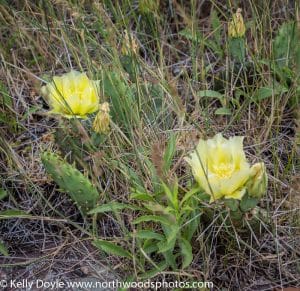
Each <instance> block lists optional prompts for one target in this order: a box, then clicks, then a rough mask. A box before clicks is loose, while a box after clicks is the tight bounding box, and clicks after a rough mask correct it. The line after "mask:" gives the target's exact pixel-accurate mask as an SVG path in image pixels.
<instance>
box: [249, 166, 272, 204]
mask: <svg viewBox="0 0 300 291" xmlns="http://www.w3.org/2000/svg"><path fill="white" fill-rule="evenodd" d="M250 171H251V173H250V179H249V181H248V182H247V190H248V193H249V196H251V197H255V198H260V197H261V196H262V195H263V194H264V193H265V192H266V190H267V187H268V176H267V171H266V166H265V164H264V163H256V164H254V165H253V166H252V167H251V170H250Z"/></svg>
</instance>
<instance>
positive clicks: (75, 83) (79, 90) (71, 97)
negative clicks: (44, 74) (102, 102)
mask: <svg viewBox="0 0 300 291" xmlns="http://www.w3.org/2000/svg"><path fill="white" fill-rule="evenodd" d="M96 85H97V81H93V80H90V79H89V78H88V77H87V75H86V73H80V72H77V71H74V70H72V71H70V72H69V73H67V74H64V75H62V76H55V77H53V81H52V82H50V83H48V84H47V85H45V86H43V87H42V88H41V92H42V95H43V97H44V98H45V99H46V101H47V102H48V103H49V106H50V107H51V109H52V110H51V111H50V113H53V114H60V115H63V116H65V117H67V118H71V117H75V116H76V117H78V118H86V116H87V114H90V113H93V112H95V111H97V110H98V108H99V96H98V93H97V88H96Z"/></svg>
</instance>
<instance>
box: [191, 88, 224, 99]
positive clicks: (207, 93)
mask: <svg viewBox="0 0 300 291" xmlns="http://www.w3.org/2000/svg"><path fill="white" fill-rule="evenodd" d="M197 95H198V96H199V97H209V98H217V99H219V100H222V99H223V98H224V95H223V94H221V93H219V92H217V91H213V90H201V91H199V92H198V93H197Z"/></svg>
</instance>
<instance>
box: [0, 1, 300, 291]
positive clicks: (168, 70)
mask: <svg viewBox="0 0 300 291" xmlns="http://www.w3.org/2000/svg"><path fill="white" fill-rule="evenodd" d="M6 2H10V3H9V4H7V3H6ZM104 2H105V3H107V5H102V4H95V3H94V4H91V3H92V2H91V3H89V1H74V3H73V4H71V3H72V2H70V1H52V2H50V1H41V2H40V3H39V4H38V2H36V3H34V1H25V0H24V1H12V2H11V1H0V24H1V28H0V31H1V35H0V40H1V44H0V58H1V62H0V89H1V92H0V93H1V94H2V95H3V96H4V95H5V93H4V92H5V91H7V94H8V96H10V97H11V104H9V103H8V104H7V103H5V104H0V113H4V114H5V118H2V117H1V119H0V174H1V176H0V179H1V183H2V188H3V189H5V190H6V191H7V192H8V197H7V198H5V199H3V200H0V210H5V209H21V210H24V211H26V212H27V213H30V215H32V216H33V217H34V218H33V217H30V218H25V219H24V218H12V219H7V220H0V233H1V239H2V240H3V241H4V242H5V244H6V246H8V248H9V257H0V267H1V270H0V279H1V278H2V277H3V278H4V277H6V278H15V277H18V278H22V279H23V278H28V279H29V280H31V279H33V278H48V279H49V278H50V279H53V280H55V279H56V278H62V279H67V278H80V277H86V276H96V277H99V278H102V279H103V278H104V279H107V276H108V275H104V277H103V275H102V273H101V272H102V270H103V268H104V269H110V270H113V272H114V273H116V274H118V276H119V277H120V278H123V279H124V278H126V276H127V275H128V271H130V272H129V273H131V274H132V270H133V268H134V266H132V265H130V266H128V265H127V264H129V262H124V261H123V260H121V259H120V258H117V257H113V256H109V257H108V256H105V255H103V254H99V252H98V251H97V250H96V249H95V248H94V247H93V246H92V245H91V244H90V236H89V234H90V233H89V231H87V230H86V222H85V221H84V220H83V219H82V218H81V216H80V214H79V212H78V210H77V209H76V207H75V206H74V205H73V204H72V202H71V201H70V200H69V198H68V196H67V195H66V194H65V193H60V192H59V191H58V189H57V186H56V185H54V183H53V182H52V181H51V180H50V179H49V178H48V176H47V175H46V174H45V171H44V169H43V166H42V164H41V160H40V154H41V152H43V151H44V150H46V149H53V150H54V151H58V150H59V149H58V146H57V144H56V143H55V142H54V138H53V132H54V131H55V129H56V128H57V127H59V126H60V125H59V122H58V121H57V120H55V119H53V118H51V117H49V116H48V115H47V114H46V111H47V105H46V103H45V102H44V100H43V99H42V97H41V95H40V92H39V87H40V86H41V84H42V80H43V79H47V78H48V79H49V77H50V76H51V75H54V74H59V73H62V72H65V71H68V70H69V69H70V68H77V69H79V70H87V71H88V72H89V73H90V74H91V75H92V76H99V75H100V72H101V71H102V70H103V68H105V67H110V66H111V67H116V66H118V65H119V64H117V62H118V61H117V59H118V50H119V49H120V42H119V40H120V39H121V36H122V33H123V29H124V28H126V27H127V28H130V29H131V30H132V31H133V33H134V35H135V36H136V38H137V40H138V43H139V45H140V53H139V55H138V56H137V58H138V59H139V61H140V63H141V66H142V69H143V70H142V71H143V76H142V78H143V79H146V80H148V81H150V82H153V83H157V84H160V86H161V88H163V91H164V93H163V94H164V99H163V100H164V103H163V106H162V108H160V111H159V113H158V116H157V117H156V118H155V119H154V120H147V119H146V118H144V113H145V112H143V110H144V109H143V108H142V109H141V111H140V112H137V115H138V116H139V118H140V120H139V122H140V123H139V124H138V125H129V126H131V127H130V128H131V133H130V134H131V135H130V138H129V140H126V139H125V138H124V133H123V132H122V131H124V132H125V130H124V128H123V127H122V125H120V124H118V122H117V121H114V122H115V123H116V127H115V128H114V129H113V131H112V133H111V134H110V135H109V137H108V138H107V141H106V144H105V146H103V147H101V149H99V151H98V152H97V153H95V154H94V155H93V156H91V155H90V156H89V155H87V156H86V157H85V160H84V162H85V163H86V164H87V165H88V167H90V168H91V169H92V171H93V177H92V178H93V179H94V182H95V183H96V184H97V187H98V188H99V189H101V201H102V202H104V201H107V200H117V201H123V202H126V201H127V200H128V197H129V194H130V187H131V181H130V180H129V179H128V177H129V176H128V173H126V171H127V170H126V168H122V167H123V166H124V165H129V166H130V167H131V168H132V169H134V170H136V171H137V172H138V173H139V174H140V175H141V176H142V177H143V178H144V181H143V182H144V185H146V187H147V188H149V189H151V182H150V178H149V176H150V175H149V173H148V172H147V170H145V169H141V167H140V166H141V165H144V164H145V163H146V158H147V159H148V158H149V159H151V158H152V160H153V161H154V164H155V165H156V167H157V169H158V172H159V173H160V174H159V175H160V176H162V175H163V174H162V171H161V167H162V165H161V164H160V160H161V152H160V149H161V148H163V147H164V141H166V140H167V138H168V137H169V134H170V132H177V133H178V134H179V138H178V143H177V153H176V160H175V161H174V163H173V168H172V173H175V172H176V173H181V176H182V177H183V178H182V181H183V182H185V181H187V179H188V175H189V173H188V172H187V171H186V164H185V163H184V161H183V159H182V157H183V156H184V155H185V154H186V153H187V152H188V151H189V150H190V149H191V148H193V146H194V144H195V142H196V141H197V139H198V138H199V137H208V136H212V135H213V134H214V133H216V132H220V131H221V132H224V133H225V136H230V135H244V136H245V137H246V138H245V149H246V153H247V156H248V158H249V161H251V162H257V161H258V160H263V161H264V162H265V164H266V166H267V169H268V174H269V181H270V182H269V189H268V192H267V195H266V196H265V197H264V199H263V200H262V202H261V207H263V208H264V209H266V210H267V211H268V214H269V217H270V220H271V221H270V223H269V224H264V223H262V224H261V228H260V229H259V230H252V231H250V233H248V234H247V235H243V234H242V235H241V234H237V233H233V234H232V237H231V236H229V235H228V234H227V233H226V231H225V230H224V229H223V228H222V226H220V225H219V224H213V225H210V226H209V227H207V228H205V227H206V226H207V225H206V226H205V225H204V226H203V228H202V229H199V230H198V232H197V239H196V240H195V241H194V242H193V247H194V250H195V252H194V260H193V263H192V264H191V266H190V267H189V268H188V269H187V270H186V271H185V272H182V273H180V272H178V274H177V275H174V276H173V277H172V276H171V275H170V274H168V273H162V274H160V275H159V276H160V277H159V278H161V279H162V278H166V279H167V278H168V279H170V278H174V277H175V278H176V279H182V280H185V279H188V278H189V277H192V278H193V279H195V280H198V281H201V280H207V281H212V282H213V283H214V285H215V289H216V290H221V288H225V289H228V290H272V289H273V288H274V287H277V288H281V287H287V286H298V287H300V285H299V284H300V283H299V282H300V275H299V274H300V216H299V211H300V193H299V149H298V148H297V145H295V139H294V136H295V132H296V122H295V112H296V110H297V107H298V106H299V89H298V93H297V91H296V89H295V86H296V84H295V85H291V87H290V89H289V90H288V92H286V93H284V94H281V95H279V96H278V95H275V96H272V97H271V98H268V99H265V100H263V101H261V102H253V100H252V99H251V96H252V95H253V94H254V92H255V90H256V88H258V87H261V86H263V85H266V84H268V83H269V82H270V80H271V79H272V78H273V73H272V72H271V71H270V69H269V68H268V67H267V66H265V65H263V64H262V63H261V62H260V60H262V59H264V60H268V59H271V54H270V52H271V48H270V46H271V38H272V36H273V35H274V33H275V32H274V31H276V29H277V28H278V27H279V25H280V24H281V23H283V22H285V21H287V20H290V19H295V18H296V15H297V13H299V11H297V5H296V3H295V1H283V0H276V1H272V2H270V3H268V4H267V2H269V1H254V0H252V1H238V2H239V5H240V6H241V7H242V8H243V9H244V18H245V20H246V22H247V23H248V25H249V29H248V32H247V40H248V58H249V59H250V60H251V62H252V64H253V66H255V68H256V69H255V70H254V71H253V70H250V71H248V72H238V73H235V72H234V74H231V72H229V66H228V58H227V57H226V56H225V55H224V56H223V58H221V57H220V55H218V54H217V52H216V51H214V50H213V49H212V48H211V47H204V46H203V45H202V44H201V43H200V44H195V43H194V42H193V41H191V40H189V39H187V38H186V37H184V36H182V35H180V34H178V33H179V32H180V31H181V30H182V29H184V28H186V27H189V28H191V29H192V30H198V31H200V32H201V33H203V35H204V36H205V38H206V39H210V38H211V37H212V36H213V35H214V33H213V32H212V31H211V26H210V21H211V20H210V12H211V11H212V9H213V7H215V8H214V9H215V10H216V11H217V12H218V14H219V16H220V19H221V24H222V31H221V39H222V46H221V47H223V46H224V47H225V40H226V33H225V26H226V21H227V20H228V18H229V17H230V16H231V12H230V11H231V10H234V8H235V7H236V6H235V7H229V6H228V5H227V2H226V1H221V0H220V1H191V3H192V4H190V5H188V7H187V6H186V5H185V4H186V3H185V2H184V1H161V7H160V10H159V11H158V12H156V13H154V14H153V15H147V14H146V15H145V14H142V13H141V12H140V11H139V9H138V2H139V1H133V4H132V5H130V4H131V3H130V2H131V1H129V2H128V1H120V3H123V4H120V5H117V4H116V5H115V6H110V5H109V2H110V1H104ZM115 2H116V3H117V1H115ZM169 3H170V4H169ZM184 3H185V4H184ZM235 5H238V4H235ZM223 28H224V29H223ZM224 84H225V85H224ZM223 85H224V86H223ZM220 86H223V87H224V92H225V95H226V96H227V98H228V102H229V100H231V98H232V97H233V96H234V95H233V94H234V92H235V91H236V89H237V88H239V89H243V90H245V91H246V92H247V95H244V96H241V100H240V104H239V105H237V106H235V107H234V108H233V115H231V116H216V115H214V111H215V109H216V108H217V107H219V106H220V105H219V103H218V102H217V101H215V100H214V99H209V100H207V99H206V100H202V99H201V100H200V101H199V97H197V92H198V91H199V90H203V89H216V90H217V88H219V87H220ZM249 96H250V97H249ZM148 98H150V99H151V96H150V97H148ZM0 100H1V96H0ZM1 102H2V101H1ZM2 103H3V102H2ZM133 110H134V109H133ZM1 116H2V115H1ZM137 152H138V156H139V158H137V157H136V156H135V154H136V153H137ZM134 215H135V214H132V213H130V212H126V211H125V212H124V213H122V214H121V216H120V217H115V216H113V215H108V214H106V215H103V216H101V217H100V219H99V221H98V225H97V232H98V236H99V237H103V238H113V239H115V240H116V241H118V242H121V243H123V242H122V241H123V233H124V229H126V228H128V229H130V228H131V227H132V226H131V224H130V223H131V221H132V219H133V216H134ZM130 264H131V263H130ZM110 272H111V271H110ZM104 274H106V273H104ZM186 274H188V276H187V275H186ZM157 280H158V279H157Z"/></svg>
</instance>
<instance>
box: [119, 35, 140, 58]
mask: <svg viewBox="0 0 300 291" xmlns="http://www.w3.org/2000/svg"><path fill="white" fill-rule="evenodd" d="M138 49H139V45H138V43H137V41H136V39H135V37H134V35H133V34H130V37H129V34H128V31H127V30H124V39H123V41H122V47H121V53H122V55H130V54H132V53H134V54H137V53H138Z"/></svg>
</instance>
